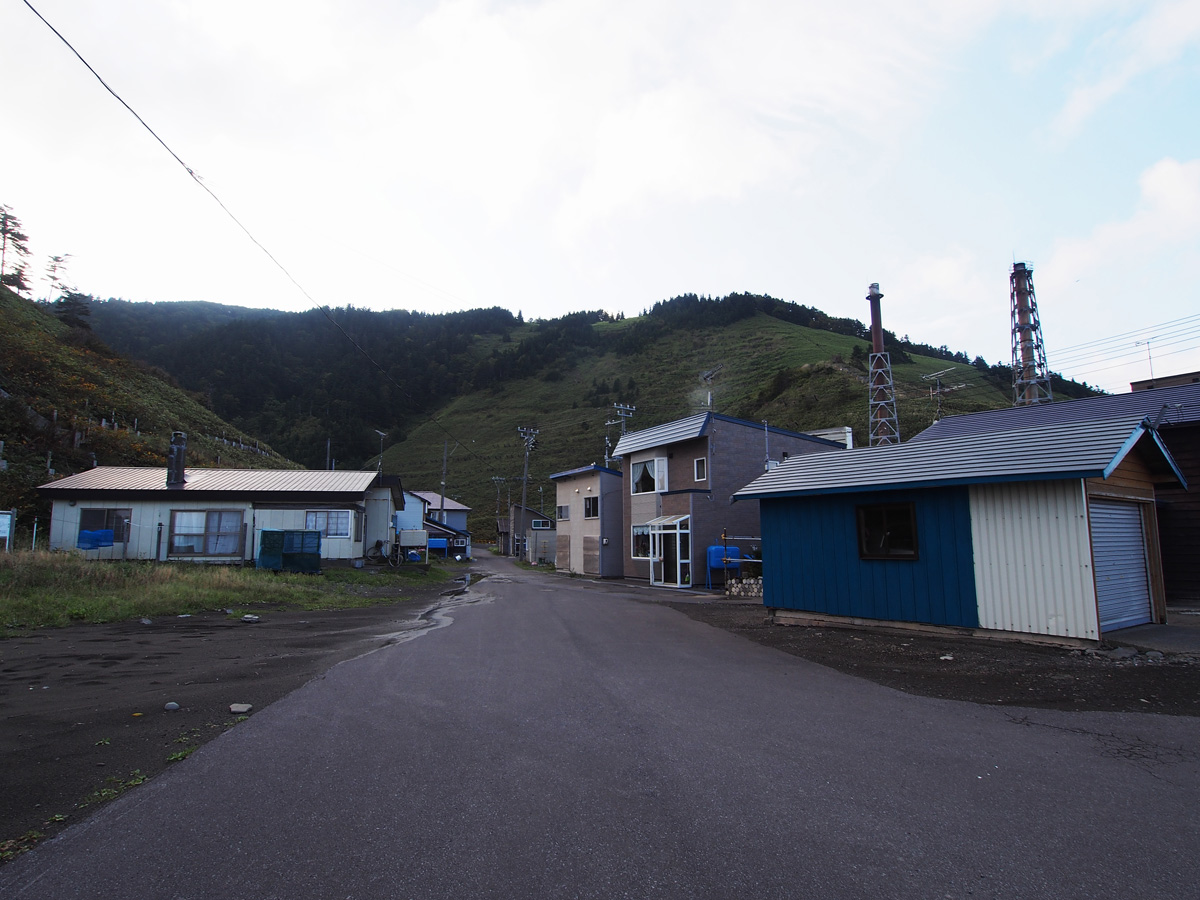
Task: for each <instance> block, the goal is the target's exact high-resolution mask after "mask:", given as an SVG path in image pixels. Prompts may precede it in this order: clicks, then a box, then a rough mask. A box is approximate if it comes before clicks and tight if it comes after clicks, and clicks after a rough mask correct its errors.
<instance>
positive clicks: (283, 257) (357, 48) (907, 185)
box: [0, 0, 1200, 390]
mask: <svg viewBox="0 0 1200 900" xmlns="http://www.w3.org/2000/svg"><path fill="white" fill-rule="evenodd" d="M31 2H32V3H33V5H34V6H35V7H36V8H37V9H38V10H39V11H40V12H41V13H42V15H44V16H45V17H46V19H47V20H49V22H50V23H51V24H52V25H54V26H55V27H56V28H57V29H58V30H59V31H60V32H61V33H62V34H63V36H64V37H66V38H67V40H69V41H70V42H71V43H72V44H73V45H74V46H75V48H76V49H77V50H78V51H79V53H80V54H81V55H82V56H83V57H84V58H85V59H86V60H87V61H88V63H90V64H91V65H92V67H93V68H95V70H96V71H97V72H98V73H99V74H100V76H101V77H103V78H104V79H105V81H106V82H107V83H108V84H109V85H110V86H111V87H112V88H113V90H114V91H116V92H117V93H118V94H119V95H120V96H121V97H122V99H124V101H125V102H126V103H128V104H129V105H130V106H131V107H132V108H133V109H134V110H136V111H137V113H138V114H139V115H140V116H141V117H142V118H143V119H144V120H145V121H146V123H147V124H149V125H150V127H151V128H153V129H154V131H155V132H156V133H157V134H158V135H159V136H160V137H161V138H162V140H163V141H164V142H165V143H166V144H168V145H169V146H170V148H171V149H172V150H173V151H174V152H175V153H176V154H178V155H179V157H180V158H182V160H183V161H184V162H185V163H186V164H187V165H188V166H189V167H191V168H192V169H193V170H194V171H195V172H196V174H197V175H198V176H199V177H200V178H201V179H202V180H203V182H204V184H205V185H206V186H207V187H208V188H209V189H210V190H211V191H213V192H214V193H215V194H216V195H217V196H218V197H219V198H220V199H221V201H222V202H223V203H224V204H225V205H226V206H227V207H228V208H229V210H230V211H232V212H233V214H234V215H236V216H237V217H238V219H239V220H240V221H241V222H242V223H243V224H244V225H245V226H246V228H247V229H248V230H249V231H250V232H251V233H252V234H253V235H254V237H255V238H257V239H258V240H259V241H260V242H261V243H262V244H263V245H264V246H265V247H266V248H267V249H268V250H270V252H271V253H272V254H273V255H274V256H275V257H276V258H277V259H278V260H279V262H280V263H282V265H283V266H285V267H286V268H287V270H288V271H289V272H290V273H291V274H292V276H294V278H295V279H296V281H298V282H299V283H300V284H301V285H302V286H303V288H304V291H306V292H307V293H308V295H309V296H311V298H312V300H311V301H310V299H309V298H308V297H306V296H305V294H304V293H303V292H302V291H301V290H299V289H298V288H297V287H296V286H295V285H294V284H293V283H292V282H291V281H289V280H288V278H287V276H285V275H284V274H283V273H282V272H281V271H280V270H279V269H278V268H276V267H275V265H274V264H273V263H272V262H271V260H270V259H268V258H267V256H265V255H264V253H263V252H262V251H261V250H260V249H258V247H256V246H255V245H254V244H253V243H252V242H251V240H250V239H249V238H248V237H247V236H246V235H245V233H244V232H243V231H241V230H240V229H239V228H238V226H237V225H236V224H234V222H232V221H231V220H230V219H229V218H228V217H227V216H226V214H225V213H224V212H223V211H222V210H221V208H220V207H219V206H218V205H217V203H216V202H214V200H213V199H212V197H210V196H209V195H208V194H207V193H206V192H205V191H204V190H203V189H202V188H201V187H200V186H199V185H197V184H196V183H195V182H193V181H192V180H191V178H190V177H189V176H188V174H187V172H186V171H185V170H184V169H183V168H182V167H181V166H180V165H179V163H178V162H176V161H175V160H174V159H173V158H172V157H171V156H170V155H169V154H168V153H167V151H166V150H164V149H163V147H162V146H161V145H160V144H159V143H158V142H156V141H155V139H154V138H153V137H152V136H151V135H150V134H149V133H148V132H147V131H146V130H145V129H144V128H143V126H142V125H140V124H139V123H138V121H137V120H136V119H135V118H134V117H133V116H132V115H131V114H130V113H129V112H128V111H127V110H125V109H124V108H123V107H122V106H121V105H120V104H119V102H118V101H117V100H116V99H114V98H113V97H112V96H111V95H110V94H108V93H107V92H106V91H105V89H104V88H103V87H102V86H101V84H100V83H99V82H98V81H96V79H95V78H94V77H93V76H92V74H91V73H89V72H88V71H87V69H86V68H85V67H84V66H83V64H82V63H80V61H79V60H78V59H77V58H75V56H74V55H72V54H71V52H70V51H69V50H68V48H67V47H66V46H65V45H64V44H62V43H61V42H60V41H59V39H58V38H57V37H56V36H55V35H54V34H53V32H51V31H50V30H49V29H48V28H47V27H46V25H44V24H43V23H42V22H41V21H40V20H39V19H38V18H37V17H36V16H35V15H34V14H33V13H32V12H31V11H30V9H29V8H28V7H27V6H26V5H25V3H24V2H22V0H2V2H0V35H3V45H4V68H5V73H6V75H5V91H4V95H3V96H4V100H3V106H4V119H3V120H4V122H5V128H4V136H3V139H0V203H5V204H7V205H8V206H10V207H11V208H12V210H13V212H14V213H15V214H16V215H17V216H18V217H19V218H20V219H21V221H22V222H23V224H24V226H25V231H26V233H27V234H28V235H29V236H30V238H31V244H32V249H33V251H34V254H35V257H34V259H33V260H32V261H31V270H32V271H33V273H34V274H37V275H39V276H40V275H41V273H42V271H43V269H44V266H45V262H46V258H47V257H48V256H50V255H51V254H61V253H70V254H72V260H71V268H70V280H71V281H72V282H73V283H74V284H75V285H76V286H77V287H78V288H79V289H80V290H82V291H84V292H86V293H90V294H93V295H95V296H98V297H122V298H124V299H127V300H139V301H141V300H156V301H163V300H211V301H216V302H221V303H228V304H236V305H244V306H265V307H271V308H275V309H284V310H302V309H306V308H308V307H309V306H311V305H312V304H313V302H314V301H315V302H316V303H318V304H322V305H325V304H327V305H331V306H345V305H347V304H350V305H354V306H367V307H372V308H376V309H389V308H405V309H418V310H423V311H426V312H431V313H439V312H447V311H452V310H457V309H465V308H473V307H480V306H503V307H506V308H508V309H511V310H513V311H514V312H516V311H518V310H519V311H521V312H522V313H523V314H524V315H525V317H526V318H538V317H555V316H559V315H562V314H563V313H566V312H569V311H571V310H579V309H604V310H607V311H609V312H613V313H616V312H625V313H626V314H629V315H634V314H638V313H640V312H641V311H642V310H644V309H646V308H648V307H650V306H651V305H653V304H654V303H655V302H656V301H658V300H662V299H666V298H668V297H672V296H675V295H677V294H682V293H689V292H691V293H697V294H701V295H711V296H723V295H725V294H727V293H731V292H734V291H749V292H755V293H764V294H770V295H772V296H774V297H778V298H781V299H785V300H792V301H795V302H797V303H804V304H808V305H811V306H816V307H818V308H820V309H823V310H825V311H826V312H828V313H830V314H833V315H843V316H853V317H855V318H858V319H861V320H863V321H864V322H865V321H867V320H868V317H869V309H868V305H867V302H866V300H865V299H863V298H864V297H865V295H866V288H867V285H868V284H869V283H870V282H873V281H878V282H879V283H880V285H881V289H882V290H883V292H884V295H885V298H884V301H883V317H884V325H885V326H886V327H888V328H890V329H892V330H893V331H895V332H896V333H897V334H900V335H904V334H908V335H909V336H911V337H912V338H913V339H914V340H919V341H924V342H927V343H932V344H943V343H944V344H947V345H948V346H949V347H950V348H951V349H955V350H959V349H961V350H964V351H967V352H968V353H970V354H972V355H974V354H981V355H983V356H984V357H985V358H986V359H987V360H988V361H989V362H996V361H1004V362H1007V361H1008V360H1009V358H1010V355H1011V351H1010V332H1009V329H1010V321H1009V296H1008V275H1009V270H1010V268H1011V265H1012V263H1013V260H1014V259H1016V260H1024V261H1029V262H1031V263H1032V265H1033V269H1034V285H1035V288H1036V292H1037V299H1038V304H1039V311H1040V313H1041V319H1042V326H1043V332H1044V335H1045V342H1046V349H1047V354H1048V357H1049V362H1050V366H1051V368H1052V369H1055V370H1056V371H1062V372H1064V373H1065V374H1068V375H1073V376H1076V377H1078V378H1080V379H1083V380H1086V381H1088V382H1089V383H1091V384H1098V385H1100V386H1102V387H1105V388H1107V389H1109V390H1125V389H1127V383H1128V382H1129V381H1130V380H1131V379H1140V378H1146V377H1148V376H1149V374H1150V373H1149V365H1150V363H1149V360H1148V359H1147V348H1146V346H1145V345H1144V344H1141V345H1139V344H1138V343H1137V341H1138V340H1139V339H1143V340H1144V339H1146V338H1149V339H1150V347H1149V351H1150V356H1151V357H1152V358H1153V365H1154V373H1155V375H1158V376H1160V377H1161V376H1162V375H1165V374H1169V373H1171V372H1182V371H1192V370H1197V369H1200V292H1198V290H1197V279H1198V276H1200V0H1164V2H1121V0H1112V2H1106V0H1062V2H1055V0H1029V2H1022V0H1004V2H998V0H997V2H989V0H909V2H907V3H903V4H901V3H895V2H891V0H886V2H885V0H838V2H837V3H832V2H821V3H817V2H797V0H792V2H784V0H769V2H760V0H738V2H736V3H731V2H710V0H688V2H683V0H674V2H655V0H636V2H627V0H552V2H536V0H529V2H487V0H452V2H439V0H412V2H390V3H385V2H382V0H374V2H363V0H329V2H326V0H287V2H282V0H203V2H200V0H104V2H87V0H31ZM47 290H48V288H47V286H46V284H45V282H44V281H39V282H38V283H37V284H36V285H35V291H34V293H35V295H37V296H45V294H46V292H47ZM1178 320H1183V321H1182V322H1180V321H1178ZM1166 323H1174V324H1171V325H1167V324H1166ZM1106 339H1112V340H1108V341H1107V342H1106V343H1102V344H1098V345H1090V346H1084V347H1082V348H1080V345H1084V344H1089V343H1090V342H1097V341H1105V340H1106ZM1074 348H1078V349H1074ZM1092 351H1103V352H1092Z"/></svg>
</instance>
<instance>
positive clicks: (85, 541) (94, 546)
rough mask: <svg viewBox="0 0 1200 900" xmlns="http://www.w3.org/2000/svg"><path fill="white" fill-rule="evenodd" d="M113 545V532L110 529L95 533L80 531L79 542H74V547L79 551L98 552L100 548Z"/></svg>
mask: <svg viewBox="0 0 1200 900" xmlns="http://www.w3.org/2000/svg"><path fill="white" fill-rule="evenodd" d="M112 545H113V530H112V529H111V528H101V529H99V530H97V531H81V532H79V540H77V541H76V542H75V547H76V548H77V549H79V550H99V549H100V548H101V547H111V546H112Z"/></svg>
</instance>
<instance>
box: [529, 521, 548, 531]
mask: <svg viewBox="0 0 1200 900" xmlns="http://www.w3.org/2000/svg"><path fill="white" fill-rule="evenodd" d="M550 525H551V522H550V520H549V519H533V520H532V521H531V522H530V523H529V527H530V528H533V529H535V530H537V531H548V530H549V529H550Z"/></svg>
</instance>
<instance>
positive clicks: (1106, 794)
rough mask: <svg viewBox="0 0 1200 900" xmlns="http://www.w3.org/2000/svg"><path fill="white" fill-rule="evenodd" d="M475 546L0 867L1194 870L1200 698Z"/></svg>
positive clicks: (1190, 874) (701, 882) (820, 892)
mask: <svg viewBox="0 0 1200 900" xmlns="http://www.w3.org/2000/svg"><path fill="white" fill-rule="evenodd" d="M479 566H480V567H481V568H485V569H488V570H491V571H494V572H495V573H496V574H493V575H491V576H490V577H488V578H486V579H485V580H483V581H482V582H480V583H478V584H477V585H475V586H473V587H472V588H471V589H470V590H469V591H468V592H467V593H466V594H464V595H463V596H462V597H460V598H457V599H455V600H452V601H449V603H448V605H447V606H446V607H445V608H444V609H443V610H442V611H441V612H440V613H439V614H438V615H437V616H435V617H434V618H435V620H436V621H437V622H438V623H439V624H443V625H445V626H446V627H441V628H434V629H431V630H428V631H426V632H424V633H421V634H420V636H419V637H416V638H412V635H413V634H416V632H408V633H406V634H405V635H403V636H402V637H401V638H400V639H399V640H398V642H397V643H395V644H393V645H390V646H387V647H385V648H383V649H381V650H378V651H376V652H374V653H371V654H369V655H367V656H364V657H360V658H358V659H355V660H351V661H349V662H345V663H342V664H340V665H338V666H336V667H334V668H333V669H331V670H330V671H329V672H328V673H326V674H325V675H324V676H323V677H321V678H319V679H317V680H315V681H313V682H310V683H309V684H308V685H306V686H305V687H304V688H302V689H300V690H298V691H296V692H294V693H292V694H290V695H288V696H287V697H285V698H284V699H283V700H280V701H278V702H277V703H274V704H272V705H271V706H269V707H268V708H266V709H264V710H262V711H260V712H257V713H255V714H254V715H253V716H252V717H251V718H250V719H249V720H248V721H246V722H244V723H242V724H240V725H238V726H237V727H236V728H234V729H232V730H231V731H229V732H227V733H226V734H224V735H222V736H221V737H219V738H218V739H216V740H215V741H213V742H211V743H209V744H206V745H205V746H203V747H202V748H201V749H200V750H198V751H197V752H196V753H195V754H193V755H192V756H191V757H190V758H189V759H187V760H186V761H184V762H183V763H180V764H178V765H177V766H175V767H173V768H172V769H170V770H169V771H167V772H166V773H164V774H163V775H161V776H160V777H158V778H156V779H154V780H153V781H151V782H150V783H148V784H146V785H143V786H141V787H139V788H136V789H135V790H133V791H131V792H130V793H128V794H126V795H125V796H124V797H122V798H120V799H119V800H117V801H115V802H113V803H112V804H110V805H108V806H107V807H105V808H104V809H102V810H101V811H100V812H99V813H97V814H96V815H95V816H93V817H91V818H90V819H88V820H87V821H86V822H84V823H82V824H80V825H77V826H75V827H72V828H69V829H67V830H66V831H65V832H64V833H63V834H62V835H61V836H59V837H58V838H56V839H54V840H52V841H50V842H48V843H45V844H43V845H41V846H39V847H37V848H36V849H34V850H33V851H31V852H30V853H28V854H26V855H24V856H22V857H21V858H19V859H17V860H16V861H14V862H13V863H12V864H10V865H8V866H6V867H4V868H3V869H0V896H3V897H5V898H14V900H15V898H32V897H39V898H42V897H44V898H56V900H63V898H71V897H88V898H146V900H149V898H287V900H307V898H312V900H317V898H321V900H328V898H363V900H365V898H468V897H498V898H499V897H503V898H524V897H547V898H558V897H572V898H587V897H595V898H615V897H631V898H643V897H655V898H658V897H662V898H684V897H686V898H709V897H711V898H735V897H753V898H775V897H778V898H784V897H787V898H794V897H814V898H817V897H819V898H822V900H824V898H860V897H872V898H910V897H911V898H945V897H950V898H966V897H997V898H1024V897H1029V898H1034V897H1036V898H1046V897H1055V898H1073V897H1080V898H1083V897H1087V898H1106V897H1114V898H1116V897H1120V898H1128V897H1130V896H1137V897H1185V896H1195V890H1196V885H1197V884H1198V883H1200V855H1198V854H1197V853H1196V849H1197V847H1200V817H1198V816H1197V814H1196V811H1197V809H1200V804H1198V802H1197V801H1198V800H1200V740H1198V738H1200V723H1198V722H1197V720H1196V719H1194V718H1173V717H1167V716H1150V715H1140V716H1139V715H1123V714H1111V713H1092V714H1081V713H1060V712H1055V711H1040V710H1039V711H1033V710H1017V709H1004V708H995V707H982V706H975V705H973V704H966V703H956V702H952V701H942V700H932V699H928V698H922V697H914V696H910V695H907V694H902V693H898V692H895V691H892V690H890V689H887V688H883V687H879V686H877V685H874V684H871V683H869V682H865V681H861V680H858V679H855V678H852V677H849V676H846V675H842V674H839V673H836V672H834V671H832V670H829V669H826V668H823V667H821V666H817V665H814V664H812V663H809V662H806V661H805V660H802V659H798V658H796V657H793V656H789V655H786V654H783V653H780V652H778V651H774V650H771V649H769V648H765V647H762V646H759V645H757V644H754V643H751V642H749V641H746V640H743V639H741V638H739V637H736V636H734V635H731V634H728V633H726V632H724V631H720V630H717V629H714V628H710V627H708V626H705V625H703V624H700V623H698V622H694V621H692V620H690V619H688V618H687V617H685V616H683V615H681V614H680V613H678V612H677V611H675V610H672V609H669V608H666V607H663V606H661V605H658V604H655V603H653V602H646V598H647V597H648V596H653V595H651V594H650V593H649V592H648V591H647V590H645V589H639V588H637V587H634V586H629V585H600V586H596V585H591V584H588V583H586V582H580V581H577V580H570V579H561V578H548V577H546V576H544V575H539V574H530V573H522V572H519V571H518V570H516V569H515V568H512V567H511V566H510V565H509V564H508V563H507V562H506V561H503V560H492V559H485V560H481V561H480V563H479Z"/></svg>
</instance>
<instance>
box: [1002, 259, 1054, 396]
mask: <svg viewBox="0 0 1200 900" xmlns="http://www.w3.org/2000/svg"><path fill="white" fill-rule="evenodd" d="M1008 283H1009V295H1010V299H1011V308H1012V373H1013V406H1033V405H1034V404H1037V403H1049V402H1050V401H1051V400H1053V399H1054V398H1053V396H1052V394H1051V392H1050V370H1049V368H1047V366H1046V346H1045V344H1043V343H1042V322H1041V319H1039V318H1038V310H1037V297H1035V296H1034V293H1033V266H1031V265H1029V264H1028V263H1013V267H1012V273H1011V274H1010V275H1009V277H1008Z"/></svg>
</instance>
